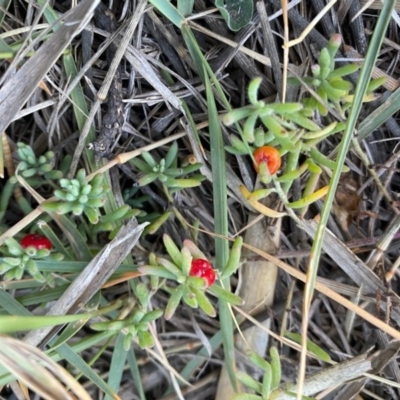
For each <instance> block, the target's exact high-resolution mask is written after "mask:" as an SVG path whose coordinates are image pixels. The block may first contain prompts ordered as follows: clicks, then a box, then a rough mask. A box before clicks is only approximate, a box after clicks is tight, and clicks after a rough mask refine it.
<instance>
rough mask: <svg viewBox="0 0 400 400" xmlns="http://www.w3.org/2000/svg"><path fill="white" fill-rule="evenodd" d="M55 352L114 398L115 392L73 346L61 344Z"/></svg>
mask: <svg viewBox="0 0 400 400" xmlns="http://www.w3.org/2000/svg"><path fill="white" fill-rule="evenodd" d="M57 353H58V354H60V355H61V356H62V357H63V358H64V359H65V360H67V361H68V362H69V363H70V364H71V365H73V366H74V367H75V368H76V369H78V370H79V371H80V372H81V373H83V375H85V376H86V377H87V378H88V379H89V380H91V381H92V382H93V383H94V384H95V385H96V386H97V387H98V388H99V389H101V390H102V391H103V392H104V393H106V394H107V395H108V396H110V398H112V399H115V398H116V393H115V392H114V391H113V390H112V389H111V388H110V386H108V385H107V383H105V382H104V381H103V379H102V378H101V377H100V376H99V375H97V374H96V373H95V372H94V371H93V369H92V368H90V366H89V364H87V363H86V361H85V360H84V359H83V358H82V357H80V356H79V355H78V354H77V353H76V352H75V351H74V349H73V348H71V347H70V346H68V345H66V344H63V345H61V346H60V347H58V348H57Z"/></svg>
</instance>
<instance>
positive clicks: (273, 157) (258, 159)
mask: <svg viewBox="0 0 400 400" xmlns="http://www.w3.org/2000/svg"><path fill="white" fill-rule="evenodd" d="M253 156H254V161H255V164H254V168H255V170H256V171H257V172H258V169H259V165H260V164H261V163H262V162H265V163H266V164H267V166H268V169H269V173H270V174H271V175H274V174H275V173H276V172H277V171H278V169H279V168H280V166H281V156H280V154H279V151H278V150H277V149H275V147H271V146H262V147H259V148H258V149H257V150H256V151H255V152H254V154H253Z"/></svg>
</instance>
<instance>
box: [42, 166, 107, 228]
mask: <svg viewBox="0 0 400 400" xmlns="http://www.w3.org/2000/svg"><path fill="white" fill-rule="evenodd" d="M60 187H61V188H62V189H60V190H55V191H54V196H55V197H57V198H58V201H47V202H44V203H42V204H41V206H42V208H43V209H44V210H45V211H51V212H56V213H57V214H67V213H69V212H72V213H73V214H75V215H81V214H82V213H84V214H85V215H86V217H87V218H88V220H89V222H90V223H91V224H97V223H98V222H99V218H100V210H99V208H100V207H103V205H104V204H105V202H106V199H107V191H108V190H109V186H108V185H105V184H104V183H103V175H102V174H97V175H95V176H94V178H93V179H92V180H91V181H90V182H88V181H87V180H86V172H85V170H84V169H81V170H79V171H78V173H77V175H76V178H75V179H60Z"/></svg>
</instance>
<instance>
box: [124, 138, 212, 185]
mask: <svg viewBox="0 0 400 400" xmlns="http://www.w3.org/2000/svg"><path fill="white" fill-rule="evenodd" d="M141 156H142V158H134V159H132V160H131V161H130V162H131V163H132V164H133V165H134V166H135V167H136V168H138V169H139V170H140V171H141V172H143V173H144V174H143V176H142V177H141V178H140V179H139V180H138V184H139V186H146V185H149V184H150V183H152V182H154V181H156V180H158V181H159V182H161V183H162V184H163V186H164V187H165V188H168V191H169V193H173V192H176V191H178V190H181V189H186V188H192V187H196V186H199V185H200V184H201V182H202V181H203V180H204V176H203V175H200V174H196V175H192V176H191V177H190V178H183V177H184V176H186V175H188V174H191V173H193V172H195V171H198V170H199V169H200V167H201V164H200V163H195V164H188V165H185V166H182V167H178V145H177V143H176V142H174V143H173V144H172V145H171V147H170V148H169V149H168V152H167V154H166V156H165V158H163V159H161V160H160V162H157V161H156V160H155V158H154V157H153V156H152V155H151V154H150V153H149V152H143V153H142V154H141Z"/></svg>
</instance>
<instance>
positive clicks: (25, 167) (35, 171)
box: [17, 142, 63, 180]
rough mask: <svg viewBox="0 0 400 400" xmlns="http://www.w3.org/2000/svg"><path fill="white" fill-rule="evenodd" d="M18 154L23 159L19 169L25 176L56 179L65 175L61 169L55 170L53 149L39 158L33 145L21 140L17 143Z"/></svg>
mask: <svg viewBox="0 0 400 400" xmlns="http://www.w3.org/2000/svg"><path fill="white" fill-rule="evenodd" d="M17 154H18V156H19V158H20V160H21V161H20V163H19V165H18V170H19V172H20V174H21V175H22V176H23V177H24V178H31V177H33V176H35V175H36V176H39V177H40V176H43V177H45V178H46V179H49V180H54V179H60V178H61V177H62V176H63V173H62V172H61V171H57V170H53V168H54V153H53V152H52V151H48V152H46V153H45V154H44V155H42V156H40V157H39V158H38V157H36V155H35V153H34V152H33V149H32V147H31V146H28V145H26V144H24V143H21V142H19V143H17Z"/></svg>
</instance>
